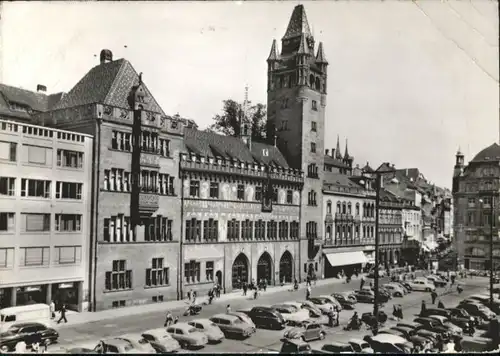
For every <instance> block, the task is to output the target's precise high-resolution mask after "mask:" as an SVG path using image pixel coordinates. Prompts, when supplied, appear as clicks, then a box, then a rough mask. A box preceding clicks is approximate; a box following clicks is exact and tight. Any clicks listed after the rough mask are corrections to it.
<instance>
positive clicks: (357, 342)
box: [349, 339, 367, 344]
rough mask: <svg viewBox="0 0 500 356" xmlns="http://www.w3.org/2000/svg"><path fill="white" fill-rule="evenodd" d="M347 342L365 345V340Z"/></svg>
mask: <svg viewBox="0 0 500 356" xmlns="http://www.w3.org/2000/svg"><path fill="white" fill-rule="evenodd" d="M349 342H352V343H356V344H366V343H367V342H366V341H365V340H361V339H350V340H349Z"/></svg>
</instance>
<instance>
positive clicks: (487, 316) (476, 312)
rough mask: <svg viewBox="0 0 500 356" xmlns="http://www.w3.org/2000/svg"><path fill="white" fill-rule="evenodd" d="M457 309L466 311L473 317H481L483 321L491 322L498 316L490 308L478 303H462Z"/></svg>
mask: <svg viewBox="0 0 500 356" xmlns="http://www.w3.org/2000/svg"><path fill="white" fill-rule="evenodd" d="M457 309H464V310H466V311H467V312H468V313H469V314H470V315H472V316H478V317H481V318H482V319H483V320H491V319H493V318H495V317H496V314H495V313H493V311H491V309H490V308H488V307H485V306H484V305H482V304H480V303H479V302H478V303H471V302H467V303H460V304H459V305H457Z"/></svg>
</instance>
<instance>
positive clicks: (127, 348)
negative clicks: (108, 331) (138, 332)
mask: <svg viewBox="0 0 500 356" xmlns="http://www.w3.org/2000/svg"><path fill="white" fill-rule="evenodd" d="M93 351H95V352H97V353H100V354H149V353H151V352H149V351H147V350H145V349H143V348H141V349H136V348H134V345H132V343H131V342H129V341H127V340H124V339H119V338H111V339H106V340H101V341H99V344H97V346H96V347H95V348H94V350H93ZM153 352H155V351H153Z"/></svg>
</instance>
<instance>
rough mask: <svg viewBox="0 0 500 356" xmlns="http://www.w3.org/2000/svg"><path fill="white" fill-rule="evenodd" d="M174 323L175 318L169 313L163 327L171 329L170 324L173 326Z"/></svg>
mask: <svg viewBox="0 0 500 356" xmlns="http://www.w3.org/2000/svg"><path fill="white" fill-rule="evenodd" d="M173 321H174V317H173V316H172V313H171V312H170V311H168V312H167V316H166V318H165V324H164V325H163V326H164V327H166V328H167V327H169V326H170V324H172V323H173Z"/></svg>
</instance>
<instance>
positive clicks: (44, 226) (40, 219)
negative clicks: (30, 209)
mask: <svg viewBox="0 0 500 356" xmlns="http://www.w3.org/2000/svg"><path fill="white" fill-rule="evenodd" d="M22 216H23V218H24V220H25V226H24V231H25V232H36V231H50V214H29V213H22Z"/></svg>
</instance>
